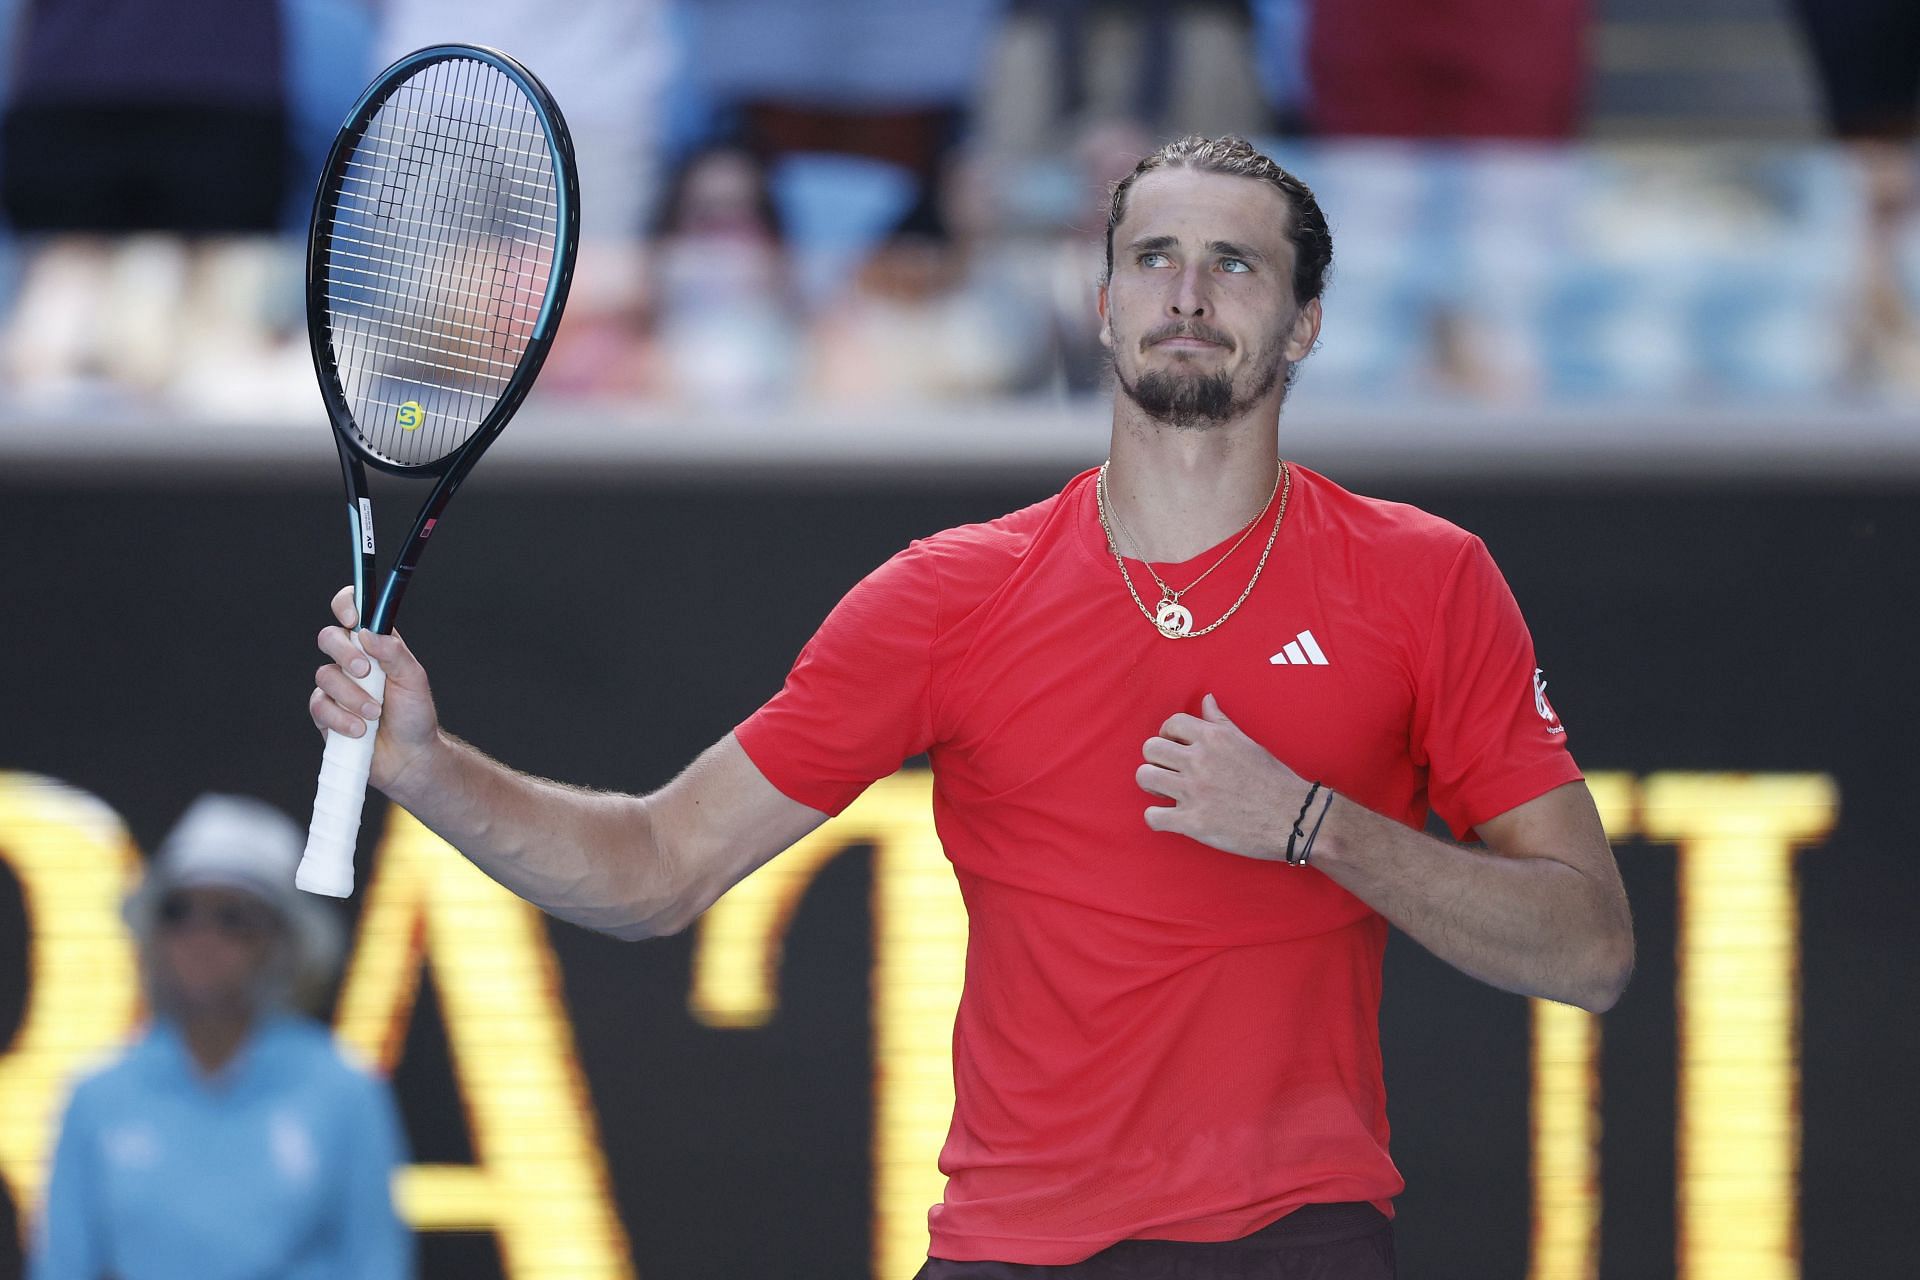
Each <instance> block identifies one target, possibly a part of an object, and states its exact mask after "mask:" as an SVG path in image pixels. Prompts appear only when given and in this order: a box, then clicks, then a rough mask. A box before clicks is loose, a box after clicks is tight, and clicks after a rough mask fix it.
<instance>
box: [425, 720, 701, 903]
mask: <svg viewBox="0 0 1920 1280" xmlns="http://www.w3.org/2000/svg"><path fill="white" fill-rule="evenodd" d="M387 790H388V794H389V796H390V798H391V799H392V800H393V801H394V802H395V803H396V804H398V805H400V806H401V807H402V808H404V809H406V810H407V811H408V812H409V813H411V814H413V815H414V817H416V818H418V819H419V820H420V821H421V822H422V823H423V824H425V825H426V826H427V827H428V829H430V830H432V831H433V832H434V833H435V834H436V835H438V836H440V837H441V838H442V839H444V840H446V841H447V843H449V844H451V845H452V846H453V847H454V848H456V849H458V850H459V851H460V852H461V853H462V854H464V855H465V856H466V857H467V858H468V859H469V860H470V861H471V862H473V864H474V865H475V866H477V867H479V868H480V869H481V870H482V871H484V872H486V873H487V875H489V876H491V877H492V878H493V879H495V880H497V881H499V882H500V884H502V885H504V886H505V887H506V888H508V889H510V890H512V891H513V892H514V893H516V894H518V895H519V896H520V897H522V898H525V899H526V900H527V901H529V902H531V903H533V904H534V905H535V906H537V907H539V908H540V909H541V910H543V911H546V912H548V913H550V914H552V915H555V916H558V917H559V918H560V919H562V920H566V921H569V922H571V923H573V924H578V925H582V926H584V927H586V928H589V929H596V930H600V931H602V932H605V933H611V934H614V935H615V936H617V937H622V938H641V937H652V936H655V935H656V934H660V933H667V932H672V931H673V929H674V928H677V927H679V926H680V924H681V923H683V921H682V917H683V916H685V917H687V918H690V917H691V913H689V912H685V911H683V910H682V909H681V907H680V903H679V899H680V897H681V896H682V895H683V894H684V893H685V892H686V891H687V888H686V886H684V885H681V884H679V883H677V877H676V876H675V874H674V860H673V857H672V854H671V851H670V850H667V849H665V848H663V847H662V842H661V841H659V840H657V839H656V838H655V834H654V823H653V820H652V815H651V813H650V811H649V806H648V803H647V801H646V800H645V799H644V798H643V797H640V796H632V795H622V794H619V793H614V792H601V791H589V790H584V789H581V788H578V787H570V786H567V785H565V784H563V783H558V782H550V781H548V780H546V779H544V778H536V777H532V776H529V775H527V774H524V773H520V772H518V771H516V770H513V769H510V768H508V767H507V766H506V765H503V764H501V763H500V762H499V761H497V760H494V759H492V758H491V757H489V756H487V755H486V754H484V753H483V752H481V751H480V750H479V749H478V748H476V747H474V746H472V745H471V744H470V743H467V742H464V741H462V740H460V739H459V738H456V737H454V736H453V735H452V734H449V733H446V732H445V731H444V730H443V731H441V732H440V733H439V735H438V740H437V741H436V743H435V745H434V747H433V748H431V749H429V750H427V751H423V752H421V753H420V754H419V755H418V756H417V757H416V758H415V759H414V760H413V761H412V762H411V763H410V764H409V765H408V767H407V768H406V770H405V771H404V772H402V773H401V774H400V775H399V776H398V777H396V778H395V779H393V781H392V782H391V783H390V784H389V786H388V788H387Z"/></svg>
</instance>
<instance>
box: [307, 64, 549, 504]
mask: <svg viewBox="0 0 1920 1280" xmlns="http://www.w3.org/2000/svg"><path fill="white" fill-rule="evenodd" d="M559 218H560V195H559V188H558V183H557V179H556V175H555V168H554V162H553V159H552V156H551V153H550V151H549V147H548V142H547V135H546V133H545V131H544V130H543V129H542V127H541V125H540V121H539V117H538V116H537V115H536V113H535V111H534V108H533V106H532V104H531V103H530V102H529V101H528V99H527V98H526V96H525V95H524V93H522V91H521V90H520V88H519V86H518V85H517V84H515V83H514V81H513V80H512V79H510V78H509V77H508V76H506V75H505V74H504V73H502V72H501V71H499V70H498V69H496V68H494V67H492V66H490V65H489V64H486V63H483V62H479V61H477V60H471V59H454V60H448V61H442V62H436V63H432V64H430V65H429V66H427V67H426V68H424V69H422V70H421V71H419V72H417V73H416V74H415V75H414V76H413V77H411V78H410V79H408V80H406V81H404V82H402V83H401V84H400V85H399V86H397V87H396V88H395V89H394V90H393V92H392V93H391V94H389V95H388V97H387V99H386V100H385V101H384V102H383V103H382V104H381V105H380V106H379V108H378V109H377V110H376V111H375V112H374V114H373V117H372V118H371V119H370V120H369V121H368V123H367V126H366V128H365V130H364V136H363V137H362V138H361V139H360V141H359V142H358V143H357V145H356V146H355V147H354V148H353V150H352V151H351V153H350V154H349V155H348V157H347V158H346V162H345V169H344V172H343V173H342V174H341V176H340V179H339V181H338V183H337V184H336V188H335V196H334V208H333V210H332V214H331V221H330V224H329V226H328V229H327V238H326V241H325V245H326V258H327V262H326V268H327V276H326V283H327V288H326V291H325V297H326V305H327V309H328V313H329V315H328V319H329V322H330V324H331V326H332V330H333V339H332V340H333V348H334V358H335V362H336V365H337V367H338V370H339V374H340V380H341V387H342V390H343V391H344V392H345V395H346V400H347V404H348V407H349V409H350V411H351V412H352V414H353V417H354V421H355V425H356V427H357V429H358V431H359V433H360V436H361V438H362V440H363V442H364V443H365V444H366V445H367V446H368V447H369V448H370V449H371V450H373V451H374V452H375V453H376V454H378V455H379V456H381V457H384V458H387V459H389V460H391V461H394V462H397V463H399V464H401V465H404V466H422V465H426V464H430V463H432V462H434V461H437V460H438V459H440V458H443V457H445V456H446V455H448V454H449V453H452V452H453V451H454V450H456V449H458V448H459V447H460V446H461V445H463V444H465V443H466V442H467V440H468V439H470V438H471V437H472V435H473V433H474V432H475V431H476V430H478V429H479V427H480V425H481V423H482V422H484V421H485V419H486V418H487V415H488V413H489V411H490V410H491V409H492V408H493V406H494V404H495V403H496V402H497V401H498V400H499V398H500V397H501V396H502V395H503V394H504V393H505V392H506V390H507V387H508V385H509V384H510V382H511V381H512V378H513V375H514V373H515V371H516V370H517V369H518V367H519V365H520V362H521V359H522V358H523V357H524V356H525V354H526V352H527V348H528V346H529V344H530V342H531V339H532V336H533V333H534V329H535V327H536V326H537V324H538V322H539V318H540V314H541V309H542V307H543V306H544V304H545V300H546V294H547V288H548V281H549V279H550V277H551V275H552V272H553V268H554V262H555V258H556V242H557V240H558V237H559Z"/></svg>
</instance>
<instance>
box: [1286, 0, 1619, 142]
mask: <svg viewBox="0 0 1920 1280" xmlns="http://www.w3.org/2000/svg"><path fill="white" fill-rule="evenodd" d="M1588 10H1589V0H1533V3H1529V4H1510V3H1507V0H1338V3H1331V2H1329V0H1319V2H1318V3H1311V4H1310V5H1309V7H1308V15H1307V66H1306V78H1307V83H1308V84H1309V85H1311V87H1312V91H1311V98H1310V100H1309V101H1308V103H1307V107H1306V115H1307V120H1308V122H1309V124H1310V125H1311V126H1312V128H1313V130H1314V131H1315V132H1317V133H1320V134H1330V135H1343V136H1365V137H1397V138H1525V139H1556V138H1570V137H1572V136H1574V134H1575V133H1576V132H1577V131H1578V129H1579V126H1580V112H1581V107H1582V98H1583V95H1584V91H1585V87H1586V84H1585V82H1586V50H1585V37H1586V31H1587V26H1588V23H1589V20H1590V15H1589V12H1588ZM1263 29H1265V30H1268V31H1284V30H1287V28H1286V27H1285V26H1284V25H1280V26H1276V25H1272V24H1269V25H1267V26H1266V27H1265V28H1263ZM1275 92H1276V93H1277V91H1275Z"/></svg>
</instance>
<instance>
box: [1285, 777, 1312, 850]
mask: <svg viewBox="0 0 1920 1280" xmlns="http://www.w3.org/2000/svg"><path fill="white" fill-rule="evenodd" d="M1318 794H1320V784H1319V783H1317V782H1316V783H1314V784H1313V785H1312V786H1310V787H1308V788H1307V798H1306V799H1305V800H1302V801H1301V802H1300V816H1299V817H1297V818H1295V819H1294V820H1293V834H1292V835H1290V836H1288V837H1287V853H1286V863H1287V865H1288V866H1290V867H1299V866H1305V865H1306V861H1307V858H1306V855H1305V854H1301V855H1300V856H1299V857H1298V858H1296V857H1294V856H1293V846H1294V845H1295V844H1296V843H1297V842H1298V841H1299V839H1300V837H1301V836H1304V835H1306V834H1307V833H1306V832H1305V831H1302V830H1301V829H1300V824H1302V823H1303V822H1305V821H1306V820H1307V810H1309V809H1311V808H1312V807H1313V798H1314V797H1315V796H1316V795H1318ZM1309 844H1311V839H1309Z"/></svg>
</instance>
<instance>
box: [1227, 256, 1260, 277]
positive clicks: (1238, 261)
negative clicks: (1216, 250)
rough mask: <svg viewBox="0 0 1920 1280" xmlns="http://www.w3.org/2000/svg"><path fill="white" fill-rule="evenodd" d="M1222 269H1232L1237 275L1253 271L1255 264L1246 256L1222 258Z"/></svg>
mask: <svg viewBox="0 0 1920 1280" xmlns="http://www.w3.org/2000/svg"><path fill="white" fill-rule="evenodd" d="M1220 269H1221V270H1222V271H1230V272H1232V273H1234V274H1235V275H1244V274H1245V273H1247V272H1249V271H1252V270H1253V266H1252V264H1250V263H1249V262H1248V261H1247V260H1246V259H1245V258H1222V259H1220Z"/></svg>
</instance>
